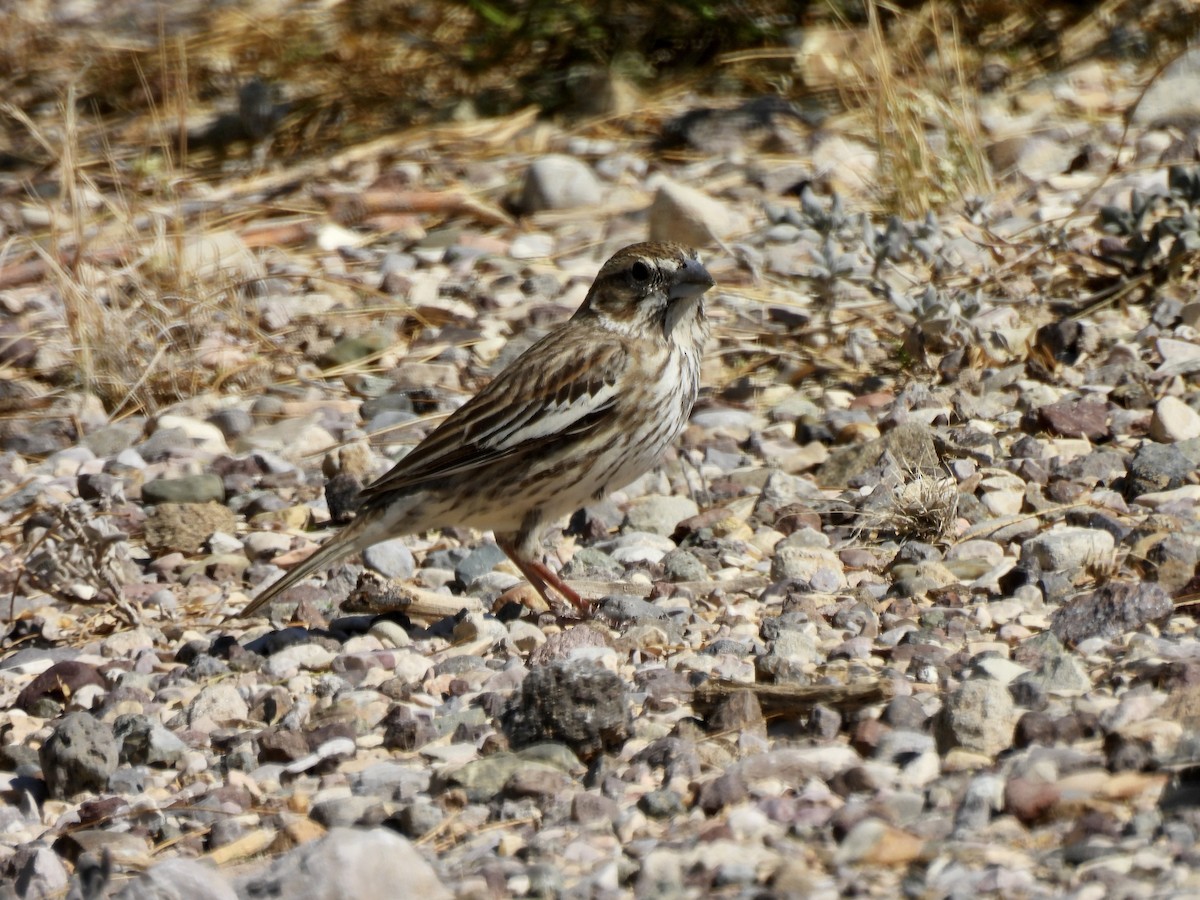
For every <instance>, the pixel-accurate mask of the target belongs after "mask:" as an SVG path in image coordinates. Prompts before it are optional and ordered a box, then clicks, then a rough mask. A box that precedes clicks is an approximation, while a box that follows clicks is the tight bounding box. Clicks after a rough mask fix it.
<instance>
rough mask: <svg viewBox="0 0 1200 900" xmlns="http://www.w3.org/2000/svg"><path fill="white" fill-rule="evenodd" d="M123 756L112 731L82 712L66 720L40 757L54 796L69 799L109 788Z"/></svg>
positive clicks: (48, 740)
mask: <svg viewBox="0 0 1200 900" xmlns="http://www.w3.org/2000/svg"><path fill="white" fill-rule="evenodd" d="M119 754H120V748H118V747H117V741H116V738H114V737H113V734H112V729H110V728H109V727H108V726H107V725H105V724H103V723H102V722H100V721H99V720H98V719H96V718H95V717H94V716H93V715H91V713H85V712H78V713H71V714H70V715H69V716H65V717H63V719H62V721H61V722H59V723H58V725H56V726H55V728H54V732H53V733H52V734H51V735H50V737H49V738H47V739H46V743H44V744H42V749H41V751H40V752H39V753H38V756H39V758H40V760H41V764H42V776H43V777H44V778H45V779H46V789H47V790H48V791H49V792H50V796H51V797H55V798H57V799H60V800H65V799H67V798H69V797H73V796H75V795H76V794H78V793H80V792H81V791H96V792H100V791H103V790H104V789H105V788H107V787H108V778H109V776H110V775H112V773H113V772H115V771H116V770H117V761H118V759H119Z"/></svg>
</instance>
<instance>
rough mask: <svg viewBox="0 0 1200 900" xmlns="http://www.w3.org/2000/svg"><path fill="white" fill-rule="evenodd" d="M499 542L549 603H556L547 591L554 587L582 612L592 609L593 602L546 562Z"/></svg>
mask: <svg viewBox="0 0 1200 900" xmlns="http://www.w3.org/2000/svg"><path fill="white" fill-rule="evenodd" d="M497 544H499V546H500V549H501V550H503V551H504V553H505V554H506V555H507V556H508V558H509V559H511V560H512V561H513V565H515V566H516V567H517V568H518V569H520V570H521V574H522V575H524V576H525V578H526V580H527V581H528V582H529V583H530V584H532V585H533V586H534V588H535V589H536V590H537V592H538V593H539V594H541V595H542V598H543V599H544V600H545V601H546V602H547V603H549V604H551V605H553V604H554V600H553V599H552V598H551V597H550V594H549V593H548V592H547V591H548V589H550V588H553V590H554V592H555V593H556V594H558V595H559V596H560V597H561V598H562V599H564V600H566V601H568V602H569V603H571V604H572V605H573V606H574V607H575V608H576V609H578V610H579V611H580V612H582V613H590V612H591V611H592V607H591V604H589V603H588V602H587V601H585V600H584V599H583V598H582V597H580V596H579V594H577V593H576V592H575V591H574V590H572V589H571V587H570V586H569V585H568V584H567V583H566V582H565V581H563V580H562V579H561V578H559V577H558V575H557V574H556V573H555V572H553V571H552V570H551V569H550V567H549V566H547V565H546V564H545V563H543V562H537V561H534V560H527V559H524V558H522V556H521V555H520V554H519V553H518V552H517V548H516V547H514V546H513V545H512V544H510V543H508V542H507V541H497Z"/></svg>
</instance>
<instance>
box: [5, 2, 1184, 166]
mask: <svg viewBox="0 0 1200 900" xmlns="http://www.w3.org/2000/svg"><path fill="white" fill-rule="evenodd" d="M8 6H9V8H8V10H6V13H5V17H6V21H5V27H4V28H3V29H0V97H2V98H3V99H4V107H3V110H2V111H0V114H2V112H8V113H9V114H10V115H11V113H12V111H13V110H21V111H24V112H25V113H26V114H28V115H30V116H31V117H33V118H35V119H36V117H37V115H38V113H39V111H44V110H46V109H47V108H48V107H54V106H56V105H58V104H61V102H62V99H63V97H64V96H65V95H66V93H65V92H66V88H67V86H68V85H71V86H73V88H74V92H73V96H74V97H75V98H76V101H77V103H78V104H80V105H81V108H82V109H84V110H86V111H87V113H88V114H92V115H98V116H102V117H104V116H112V117H118V118H119V117H122V116H130V115H134V114H138V113H142V112H145V111H147V110H151V109H154V110H157V111H158V112H159V113H160V114H165V115H172V116H173V115H175V114H176V113H179V112H181V111H189V112H195V111H196V110H197V109H201V108H203V105H204V104H206V103H219V102H220V101H221V100H222V98H228V97H232V96H236V94H237V90H238V86H239V85H241V84H244V83H245V82H246V81H247V80H248V79H251V78H258V79H263V80H265V81H268V82H271V83H272V84H275V85H278V86H280V87H281V94H284V95H286V97H287V99H288V103H287V107H286V109H287V112H288V116H287V120H288V121H287V127H286V128H285V129H284V131H286V132H290V133H291V134H292V136H293V138H294V139H295V141H294V144H293V149H295V148H296V146H297V145H298V143H299V141H300V140H301V139H303V141H304V142H305V143H309V142H311V141H312V140H314V139H317V138H319V139H320V140H321V141H322V142H325V143H333V144H344V143H346V142H348V141H355V140H361V139H363V138H364V137H367V136H370V135H374V134H377V133H380V132H381V131H386V130H389V129H395V128H397V127H403V126H407V125H411V124H415V123H421V122H428V121H431V120H433V121H438V120H446V119H448V118H452V117H458V118H462V117H470V116H476V115H480V116H491V115H500V114H504V113H506V112H509V111H512V110H515V109H518V108H521V107H524V106H527V105H531V104H532V105H536V106H538V107H540V108H541V109H542V110H543V111H545V112H546V113H550V114H559V113H574V114H577V115H597V114H600V115H603V114H604V113H606V112H610V111H613V106H612V104H613V102H615V101H614V97H613V90H614V89H613V87H612V85H613V81H614V79H616V80H617V82H618V83H619V84H620V85H628V86H629V87H631V88H633V89H635V90H640V91H657V90H661V89H663V88H664V87H672V86H678V85H682V84H686V85H687V86H688V87H689V88H692V89H694V90H695V91H697V92H700V93H708V94H724V93H737V94H742V95H745V94H748V93H750V94H754V93H770V94H776V95H783V96H786V97H788V98H790V99H793V100H795V99H801V98H803V96H804V95H805V94H806V93H809V92H811V91H813V90H817V89H822V88H829V87H831V86H832V85H821V84H811V83H808V82H809V81H811V78H810V77H806V73H805V71H804V70H803V67H802V66H800V65H798V63H797V58H798V56H801V55H803V54H805V53H808V52H811V51H812V49H813V48H812V43H813V34H814V32H820V31H821V30H823V29H829V28H834V29H845V30H853V29H856V28H862V27H866V26H867V25H868V24H869V23H870V22H872V21H873V20H874V21H876V22H877V25H878V27H879V28H880V29H881V31H882V32H883V33H884V34H886V36H887V45H888V46H889V47H890V48H892V49H893V50H894V54H893V57H894V59H893V63H894V65H895V67H896V71H895V72H894V73H893V74H895V75H896V76H900V77H902V76H904V75H906V74H919V73H916V72H914V71H913V67H914V66H920V65H922V60H925V59H928V57H929V56H930V55H931V54H933V53H936V52H939V48H945V47H946V46H950V45H953V47H954V48H955V52H956V54H957V57H958V58H956V59H955V60H954V61H953V62H954V66H956V67H957V68H958V69H960V70H961V74H962V75H963V77H965V80H966V81H967V82H969V83H970V84H972V85H980V86H982V88H983V89H989V88H993V87H996V86H998V85H999V84H1001V83H1003V82H1004V81H1005V80H1008V79H1018V80H1019V79H1023V78H1029V77H1035V76H1036V74H1037V73H1038V72H1040V71H1044V70H1045V69H1046V68H1047V67H1054V66H1058V65H1062V64H1065V63H1070V62H1073V61H1077V60H1079V59H1081V58H1084V57H1087V56H1089V55H1096V56H1109V57H1119V58H1133V59H1140V60H1143V61H1146V60H1154V59H1157V58H1159V57H1162V56H1164V55H1165V54H1167V53H1170V52H1173V51H1174V50H1175V49H1177V48H1178V47H1179V46H1181V45H1182V44H1184V43H1185V42H1186V41H1187V39H1188V38H1189V37H1191V36H1192V35H1193V34H1194V33H1195V31H1196V26H1197V22H1198V21H1200V12H1198V11H1197V8H1196V5H1195V4H1194V3H1189V2H1186V0H1165V2H1154V3H1149V4H1148V3H1147V2H1145V0H1099V2H1085V0H1077V2H1064V0H1049V2H1046V0H965V2H961V3H959V2H954V3H951V2H944V0H900V2H874V0H824V2H817V0H811V2H794V0H670V2H665V3H642V2H635V0H587V2H584V0H575V2H560V0H441V2H434V0H343V2H340V3H326V4H310V3H286V2H263V0H259V2H254V0H245V2H227V3H207V2H200V0H181V2H177V3H172V4H160V3H153V2H148V0H130V2H125V0H116V2H113V3H110V4H104V5H97V6H96V7H95V8H90V7H87V6H86V5H81V4H72V5H71V6H69V7H68V6H66V5H63V4H57V3H54V2H52V0H47V2H42V3H37V2H31V3H10V4H9V5H8ZM831 52H834V53H836V52H838V51H837V48H836V47H834V48H833V49H832V50H831ZM859 74H860V76H861V77H860V82H861V83H860V84H858V85H857V86H856V85H854V84H853V83H849V84H846V83H843V84H842V85H840V91H839V102H840V103H842V104H845V103H853V99H852V98H853V95H854V93H855V88H856V87H857V88H861V89H863V90H865V91H867V92H869V91H870V90H871V85H870V83H869V82H870V80H871V77H872V76H871V75H870V74H869V73H865V72H860V73H859ZM10 131H11V129H10ZM8 140H9V142H10V146H9V147H7V148H0V149H6V150H8V151H10V152H11V151H13V150H14V149H15V148H14V147H13V146H11V143H12V142H13V141H14V140H16V138H15V137H14V136H13V135H11V134H10V135H9V137H8ZM33 152H36V148H34V150H33Z"/></svg>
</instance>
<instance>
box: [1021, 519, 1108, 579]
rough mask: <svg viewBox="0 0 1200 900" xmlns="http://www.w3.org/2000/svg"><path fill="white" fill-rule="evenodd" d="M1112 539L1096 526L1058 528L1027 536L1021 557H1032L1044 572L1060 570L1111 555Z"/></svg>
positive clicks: (1094, 561) (1099, 561) (1092, 562)
mask: <svg viewBox="0 0 1200 900" xmlns="http://www.w3.org/2000/svg"><path fill="white" fill-rule="evenodd" d="M1115 547H1116V542H1115V540H1114V539H1113V536H1112V535H1111V534H1109V533H1108V532H1107V531H1103V530H1101V529H1099V528H1059V529H1058V530H1056V531H1048V532H1046V533H1045V534H1039V535H1038V536H1037V537H1033V538H1030V539H1029V540H1027V541H1026V542H1025V543H1024V545H1023V546H1022V547H1021V559H1022V560H1025V561H1029V560H1033V561H1035V562H1037V564H1038V565H1039V566H1040V567H1041V569H1042V571H1044V572H1064V571H1067V570H1070V569H1078V568H1080V567H1082V566H1088V565H1094V564H1097V563H1105V562H1107V561H1109V560H1111V559H1112V554H1113V550H1114V548H1115Z"/></svg>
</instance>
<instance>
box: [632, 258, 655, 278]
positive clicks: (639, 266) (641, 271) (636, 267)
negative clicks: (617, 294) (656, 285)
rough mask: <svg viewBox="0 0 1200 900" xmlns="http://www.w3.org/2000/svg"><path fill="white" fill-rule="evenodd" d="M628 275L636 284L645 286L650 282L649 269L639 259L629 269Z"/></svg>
mask: <svg viewBox="0 0 1200 900" xmlns="http://www.w3.org/2000/svg"><path fill="white" fill-rule="evenodd" d="M629 274H630V276H631V277H632V278H633V280H634V281H636V282H637V283H638V284H645V283H646V282H647V281H649V280H650V267H649V266H648V265H646V264H645V263H644V262H642V261H641V260H640V259H639V260H638V261H637V262H635V263H634V264H633V265H632V266H630V267H629Z"/></svg>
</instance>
